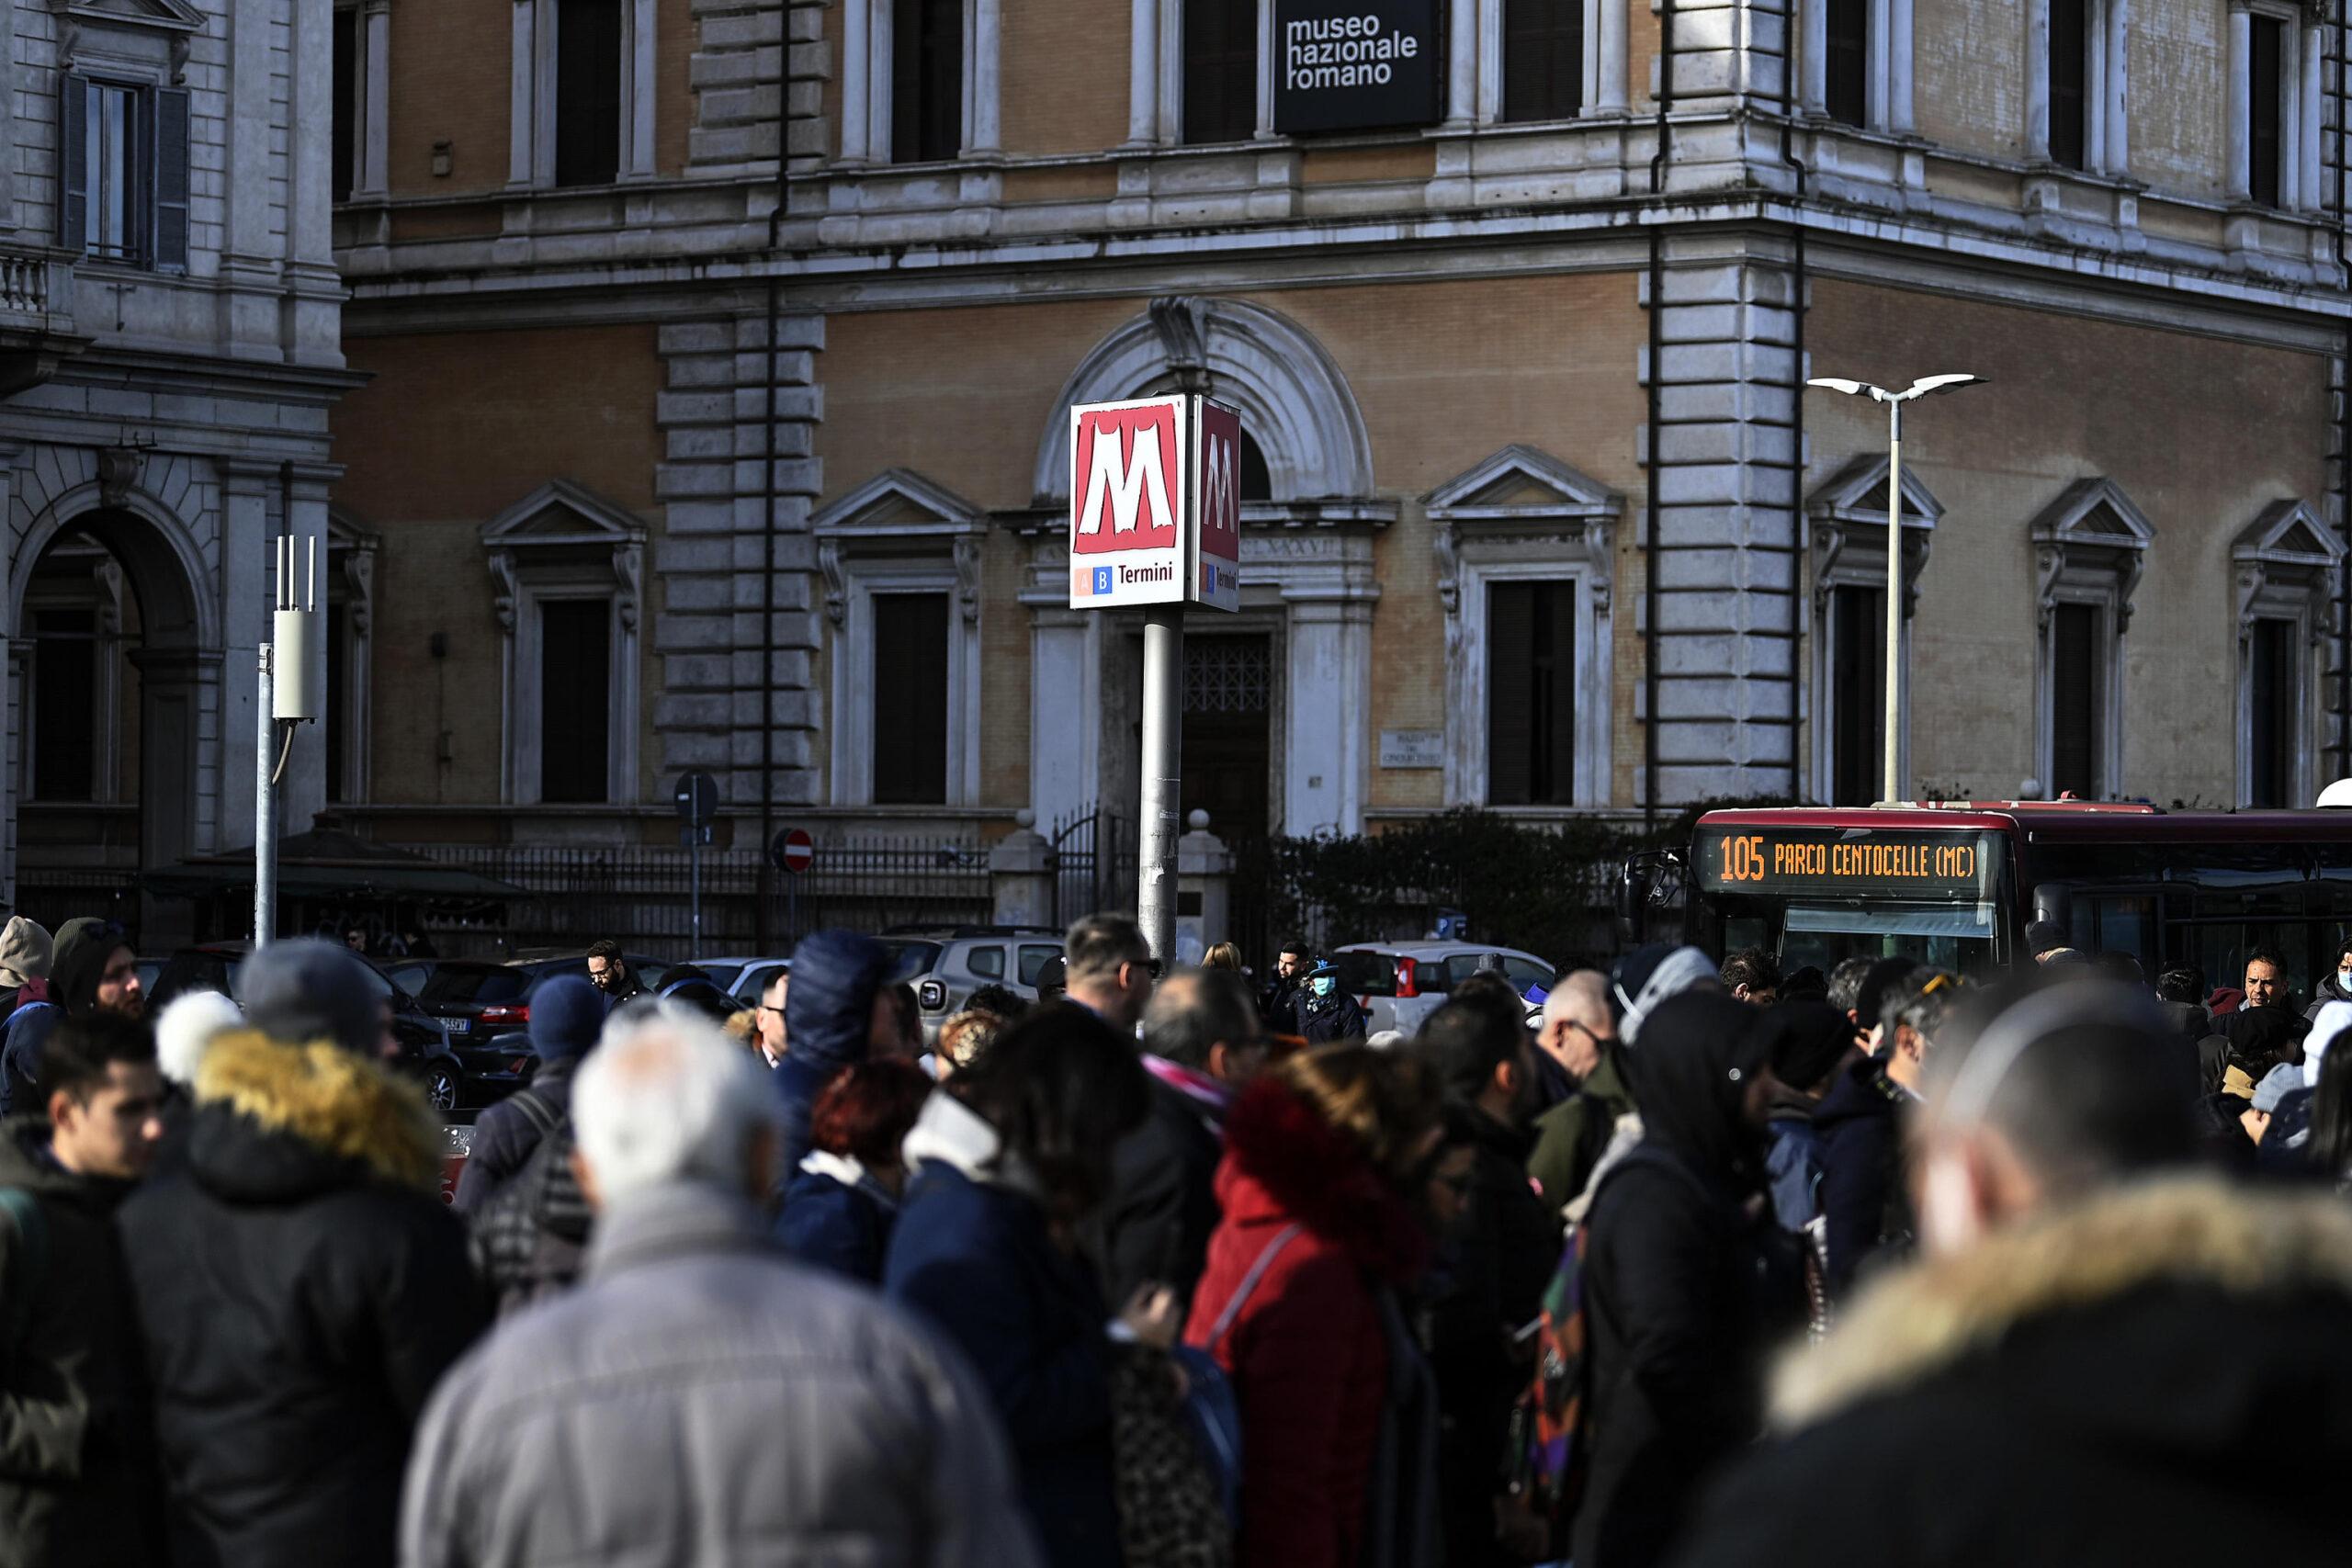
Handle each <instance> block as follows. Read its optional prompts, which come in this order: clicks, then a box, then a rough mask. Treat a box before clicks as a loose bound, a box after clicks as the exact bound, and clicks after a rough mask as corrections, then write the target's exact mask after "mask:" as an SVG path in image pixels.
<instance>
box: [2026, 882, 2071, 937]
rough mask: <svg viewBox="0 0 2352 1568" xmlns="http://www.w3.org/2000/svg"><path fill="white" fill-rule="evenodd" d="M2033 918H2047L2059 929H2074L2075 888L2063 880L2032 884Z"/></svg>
mask: <svg viewBox="0 0 2352 1568" xmlns="http://www.w3.org/2000/svg"><path fill="white" fill-rule="evenodd" d="M2033 918H2034V919H2037V920H2048V921H2049V922H2050V923H2051V924H2052V925H2054V926H2056V927H2058V929H2059V930H2061V931H2073V930H2074V929H2075V890H2074V889H2073V888H2071V887H2069V886H2066V885H2065V884H2064V883H2063V882H2037V883H2035V884H2034V886H2033Z"/></svg>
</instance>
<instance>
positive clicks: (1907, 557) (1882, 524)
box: [1805, 453, 1944, 615]
mask: <svg viewBox="0 0 2352 1568" xmlns="http://www.w3.org/2000/svg"><path fill="white" fill-rule="evenodd" d="M1886 470H1887V461H1886V457H1885V455H1884V454H1883V453H1881V454H1880V455H1878V456H1876V457H1871V456H1869V455H1867V454H1865V455H1863V456H1861V457H1856V458H1854V459H1853V460H1852V461H1850V462H1849V463H1848V464H1847V465H1846V466H1845V467H1844V468H1839V469H1838V471H1837V472H1836V473H1835V474H1833V475H1831V476H1830V477H1829V478H1828V479H1826V480H1824V481H1823V482H1822V484H1821V485H1820V486H1819V487H1818V488H1816V489H1815V491H1814V492H1813V494H1812V495H1811V496H1810V497H1808V498H1807V499H1806V501H1805V516H1806V518H1807V520H1808V521H1809V522H1810V524H1811V525H1812V528H1811V531H1812V535H1813V539H1812V554H1813V601H1814V604H1815V607H1816V608H1818V607H1820V606H1823V605H1826V604H1827V603H1828V601H1829V594H1830V591H1831V590H1832V589H1835V588H1844V587H1859V588H1881V589H1883V588H1884V587H1885V586H1886ZM1943 515H1944V508H1943V502H1939V501H1938V500H1937V499H1936V498H1935V495H1934V493H1933V492H1932V491H1929V490H1928V487H1927V486H1926V485H1925V484H1924V483H1922V482H1921V481H1920V479H1919V476H1918V474H1917V472H1915V471H1914V470H1911V469H1908V468H1906V469H1905V470H1904V473H1903V613H1904V614H1905V615H1910V614H1912V613H1913V612H1914V611H1915V610H1917V608H1918V604H1919V574H1920V573H1921V572H1922V571H1925V570H1927V566H1928V549H1929V547H1931V546H1932V545H1933V544H1934V543H1935V531H1936V525H1937V524H1938V523H1940V522H1941V521H1943Z"/></svg>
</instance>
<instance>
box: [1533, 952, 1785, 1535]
mask: <svg viewBox="0 0 2352 1568" xmlns="http://www.w3.org/2000/svg"><path fill="white" fill-rule="evenodd" d="M1760 1019H1761V1015H1759V1014H1758V1011H1757V1010H1755V1009H1754V1008H1752V1007H1749V1006H1747V1004H1746V1003H1744V1002H1738V1001H1734V1000H1733V999H1732V998H1729V997H1726V996H1722V995H1707V994H1690V995H1684V996H1679V997H1674V998H1669V999H1668V1000H1667V1001H1666V1002H1664V1003H1662V1004H1660V1005H1659V1007H1658V1008H1657V1010H1656V1011H1655V1012H1653V1013H1652V1014H1651V1015H1650V1016H1649V1017H1648V1019H1646V1020H1645V1021H1644V1023H1643V1025H1642V1035H1641V1041H1640V1043H1639V1044H1638V1045H1636V1046H1635V1047H1634V1049H1633V1050H1631V1051H1629V1052H1627V1053H1626V1054H1625V1069H1626V1072H1627V1075H1628V1076H1629V1077H1631V1078H1632V1079H1633V1084H1634V1098H1635V1100H1637V1101H1638V1103H1639V1104H1640V1106H1641V1108H1642V1129H1643V1132H1642V1142H1641V1143H1640V1144H1639V1145H1636V1146H1635V1147H1634V1151H1633V1152H1632V1153H1630V1154H1628V1155H1627V1156H1624V1157H1623V1159H1621V1160H1620V1161H1618V1162H1617V1163H1616V1164H1615V1165H1613V1166H1611V1167H1608V1168H1604V1170H1603V1171H1602V1173H1601V1175H1600V1185H1599V1188H1598V1190H1597V1191H1596V1192H1595V1195H1594V1198H1593V1203H1592V1208H1591V1211H1590V1213H1589V1221H1588V1223H1589V1227H1590V1228H1589V1232H1588V1234H1587V1235H1586V1238H1585V1243H1584V1246H1585V1249H1586V1250H1585V1252H1584V1254H1583V1257H1582V1259H1581V1268H1582V1273H1581V1276H1580V1286H1581V1289H1582V1292H1583V1301H1584V1310H1585V1322H1586V1332H1587V1336H1588V1340H1587V1342H1588V1344H1589V1347H1590V1350H1589V1357H1590V1367H1589V1377H1590V1380H1591V1381H1590V1393H1589V1404H1588V1406H1587V1408H1586V1413H1585V1418H1584V1425H1585V1427H1586V1433H1587V1437H1586V1441H1587V1444H1588V1452H1589V1456H1590V1458H1589V1470H1588V1472H1587V1475H1586V1480H1585V1485H1584V1492H1583V1499H1582V1502H1581V1503H1580V1505H1579V1506H1578V1507H1577V1514H1576V1518H1575V1523H1574V1528H1573V1536H1572V1544H1573V1548H1574V1550H1573V1551H1571V1552H1570V1553H1569V1555H1570V1557H1571V1558H1573V1560H1574V1561H1575V1562H1576V1563H1577V1568H1639V1565H1642V1564H1646V1563H1650V1562H1657V1560H1658V1558H1659V1557H1660V1556H1661V1555H1662V1554H1663V1553H1664V1551H1666V1548H1667V1545H1668V1541H1669V1540H1671V1539H1672V1538H1673V1536H1674V1534H1675V1532H1676V1530H1677V1529H1679V1526H1680V1525H1681V1524H1682V1522H1683V1516H1684V1514H1685V1512H1686V1511H1687V1510H1688V1508H1689V1507H1690V1506H1691V1502H1692V1500H1693V1499H1694V1498H1695V1497H1696V1496H1697V1495H1698V1490H1699V1488H1700V1487H1701V1486H1702V1484H1704V1483H1705V1482H1706V1481H1707V1479H1708V1477H1709V1476H1710V1474H1711V1473H1712V1472H1713V1470H1714V1469H1715V1467H1716V1466H1717V1465H1719V1464H1720V1463H1722V1462H1723V1461H1725V1460H1727V1459H1728V1458H1729V1457H1730V1456H1731V1455H1732V1454H1734V1453H1735V1452H1736V1451H1737V1450H1738V1449H1739V1448H1740V1446H1741V1445H1742V1444H1744V1443H1746V1442H1747V1441H1748V1440H1749V1439H1750V1438H1753V1437H1755V1436H1756V1434H1757V1432H1758V1429H1759V1427H1760V1426H1761V1419H1762V1416H1761V1412H1762V1382H1763V1357H1764V1352H1765V1349H1766V1348H1767V1346H1768V1345H1769V1344H1770V1341H1771V1340H1772V1338H1773V1337H1776V1336H1777V1335H1778V1334H1779V1333H1780V1332H1781V1331H1782V1330H1784V1329H1786V1328H1791V1327H1793V1326H1795V1325H1799V1324H1801V1323H1802V1322H1803V1320H1804V1287H1803V1274H1802V1268H1801V1265H1800V1264H1799V1263H1798V1261H1797V1258H1796V1253H1795V1250H1794V1244H1793V1243H1792V1242H1791V1241H1790V1240H1789V1239H1788V1238H1787V1237H1785V1236H1784V1235H1781V1233H1779V1232H1777V1231H1775V1230H1774V1229H1773V1228H1772V1227H1771V1226H1770V1224H1766V1223H1763V1222H1762V1220H1761V1218H1760V1217H1758V1216H1752V1215H1751V1213H1749V1205H1748V1200H1749V1199H1750V1198H1752V1197H1754V1196H1755V1195H1756V1194H1757V1193H1758V1192H1759V1191H1760V1190H1761V1189H1762V1186H1763V1157H1762V1151H1763V1125H1764V1119H1765V1116H1766V1114H1767V1111H1768V1110H1769V1107H1770V1104H1771V1103H1772V1101H1773V1100H1774V1099H1775V1098H1776V1089H1777V1086H1776V1084H1775V1082H1774V1080H1773V1079H1772V1077H1771V1073H1770V1066H1769V1065H1768V1062H1767V1053H1768V1051H1769V1049H1770V1042H1769V1039H1768V1036H1767V1032H1766V1031H1765V1030H1764V1029H1763V1028H1762V1027H1761V1024H1760Z"/></svg>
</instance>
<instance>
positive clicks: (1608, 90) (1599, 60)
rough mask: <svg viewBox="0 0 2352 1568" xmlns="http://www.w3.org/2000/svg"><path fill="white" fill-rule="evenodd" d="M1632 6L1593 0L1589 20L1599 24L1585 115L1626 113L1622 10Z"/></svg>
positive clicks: (1614, 0)
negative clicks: (1591, 13) (1590, 89)
mask: <svg viewBox="0 0 2352 1568" xmlns="http://www.w3.org/2000/svg"><path fill="white" fill-rule="evenodd" d="M1632 3H1633V0H1593V15H1592V20H1593V21H1594V22H1595V23H1596V24H1598V25H1597V28H1596V29H1595V31H1596V36H1595V38H1594V40H1593V49H1592V56H1593V82H1592V91H1591V92H1590V93H1589V94H1587V95H1586V96H1585V109H1586V112H1587V113H1589V114H1623V113H1624V112H1625V95H1626V91H1627V87H1626V82H1625V7H1626V6H1628V5H1630V4H1632Z"/></svg>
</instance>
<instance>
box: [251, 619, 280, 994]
mask: <svg viewBox="0 0 2352 1568" xmlns="http://www.w3.org/2000/svg"><path fill="white" fill-rule="evenodd" d="M273 696H274V677H273V675H272V673H271V671H270V646H269V644H267V643H263V644H262V645H261V687H260V690H259V691H257V692H255V693H254V951H255V952H256V953H258V952H259V951H260V950H261V949H262V947H263V946H264V945H265V944H266V943H267V942H269V940H270V939H271V938H272V937H274V936H276V935H277V779H276V777H275V776H274V775H275V773H276V771H277V757H276V756H275V755H274V753H275V752H276V751H277V745H276V744H275V742H276V740H277V735H276V733H275V731H276V729H277V721H276V719H275V717H274V716H273V711H272V709H273V702H272V698H273Z"/></svg>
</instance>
